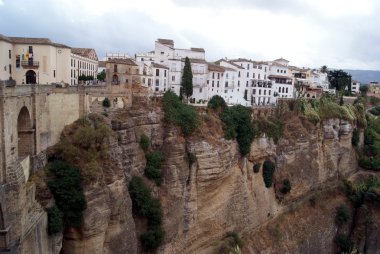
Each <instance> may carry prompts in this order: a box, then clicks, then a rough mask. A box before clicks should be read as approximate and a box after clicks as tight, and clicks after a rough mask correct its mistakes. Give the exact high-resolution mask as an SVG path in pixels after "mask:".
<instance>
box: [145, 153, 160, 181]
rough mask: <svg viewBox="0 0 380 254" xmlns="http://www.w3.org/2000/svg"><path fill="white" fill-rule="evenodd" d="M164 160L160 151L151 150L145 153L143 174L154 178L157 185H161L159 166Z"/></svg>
mask: <svg viewBox="0 0 380 254" xmlns="http://www.w3.org/2000/svg"><path fill="white" fill-rule="evenodd" d="M164 161H165V157H164V155H163V154H162V153H161V152H160V151H153V152H151V153H149V154H147V155H146V166H145V170H144V174H145V176H146V177H148V178H149V179H152V180H154V181H155V183H156V184H157V185H161V181H162V179H161V166H162V163H163V162H164Z"/></svg>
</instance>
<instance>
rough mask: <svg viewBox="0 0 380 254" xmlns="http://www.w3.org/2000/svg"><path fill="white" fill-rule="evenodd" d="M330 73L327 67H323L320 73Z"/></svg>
mask: <svg viewBox="0 0 380 254" xmlns="http://www.w3.org/2000/svg"><path fill="white" fill-rule="evenodd" d="M328 71H329V69H328V68H327V66H326V65H323V66H321V69H320V72H322V73H327V72H328Z"/></svg>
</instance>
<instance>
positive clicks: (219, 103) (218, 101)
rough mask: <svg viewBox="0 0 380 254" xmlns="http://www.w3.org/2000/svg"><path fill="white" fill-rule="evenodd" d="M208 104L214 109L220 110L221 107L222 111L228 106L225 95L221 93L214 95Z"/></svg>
mask: <svg viewBox="0 0 380 254" xmlns="http://www.w3.org/2000/svg"><path fill="white" fill-rule="evenodd" d="M207 106H208V107H209V108H211V109H213V110H218V109H220V110H221V111H223V110H224V109H225V108H226V107H227V104H226V102H225V101H224V99H223V97H221V96H219V95H214V96H212V98H211V99H210V100H209V102H208V104H207Z"/></svg>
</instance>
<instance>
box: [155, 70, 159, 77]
mask: <svg viewBox="0 0 380 254" xmlns="http://www.w3.org/2000/svg"><path fill="white" fill-rule="evenodd" d="M158 76H160V69H156V77H158Z"/></svg>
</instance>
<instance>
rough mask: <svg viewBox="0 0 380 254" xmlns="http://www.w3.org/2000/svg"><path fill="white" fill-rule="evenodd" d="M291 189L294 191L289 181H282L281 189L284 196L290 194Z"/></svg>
mask: <svg viewBox="0 0 380 254" xmlns="http://www.w3.org/2000/svg"><path fill="white" fill-rule="evenodd" d="M291 189H292V186H291V184H290V181H289V179H284V180H283V181H282V187H281V189H280V191H281V193H282V194H287V193H289V192H290V191H291Z"/></svg>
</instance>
